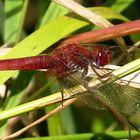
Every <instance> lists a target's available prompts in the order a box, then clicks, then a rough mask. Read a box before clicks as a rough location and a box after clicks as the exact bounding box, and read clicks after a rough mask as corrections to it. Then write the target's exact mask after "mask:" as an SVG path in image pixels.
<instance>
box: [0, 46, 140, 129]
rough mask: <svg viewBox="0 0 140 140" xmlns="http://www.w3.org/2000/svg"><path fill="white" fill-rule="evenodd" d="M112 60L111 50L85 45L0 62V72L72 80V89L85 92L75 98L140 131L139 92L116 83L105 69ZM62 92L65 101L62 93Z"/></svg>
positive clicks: (110, 72)
mask: <svg viewBox="0 0 140 140" xmlns="http://www.w3.org/2000/svg"><path fill="white" fill-rule="evenodd" d="M111 57H112V55H111V51H110V49H109V47H105V46H103V45H95V46H94V47H92V49H91V50H89V49H87V48H85V47H84V46H82V45H77V44H68V45H66V46H64V47H61V48H56V49H55V50H54V51H53V53H52V54H51V55H40V56H33V57H25V58H15V59H5V60H0V70H35V69H47V71H48V73H50V74H52V75H55V76H56V77H57V79H58V80H59V81H61V80H63V79H64V80H65V79H70V80H71V81H72V82H71V83H72V84H73V86H74V85H77V84H83V87H84V88H85V89H86V91H83V92H82V93H81V94H77V95H75V96H78V97H80V98H82V100H83V101H85V102H86V104H88V105H89V106H91V107H93V108H95V109H105V108H106V109H107V110H108V111H110V112H111V113H112V114H113V115H114V116H115V117H116V118H117V119H118V120H119V122H121V123H122V124H123V125H127V126H129V125H130V126H133V127H135V128H136V129H137V130H138V128H139V127H140V93H139V89H136V88H132V87H130V86H129V85H128V84H127V85H121V84H119V83H117V82H115V80H117V81H119V79H117V77H115V76H114V75H113V74H112V71H110V70H109V69H105V68H102V66H105V65H107V64H109V62H110V61H111ZM89 68H91V71H92V72H93V73H95V75H94V76H90V75H89ZM108 70H109V72H108ZM100 72H101V73H100ZM79 73H80V76H79ZM91 79H94V80H97V79H99V81H100V84H98V85H96V86H93V85H90V84H89V81H90V80H91ZM113 79H115V80H113ZM61 92H62V100H63V94H64V91H63V89H62V91H61ZM138 122H139V123H138Z"/></svg>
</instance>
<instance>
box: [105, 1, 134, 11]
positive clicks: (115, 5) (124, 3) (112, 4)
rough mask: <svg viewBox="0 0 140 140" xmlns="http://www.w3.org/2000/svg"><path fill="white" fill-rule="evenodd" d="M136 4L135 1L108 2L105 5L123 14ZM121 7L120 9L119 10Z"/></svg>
mask: <svg viewBox="0 0 140 140" xmlns="http://www.w3.org/2000/svg"><path fill="white" fill-rule="evenodd" d="M132 2H134V0H115V1H112V0H107V1H106V2H105V3H104V6H107V7H110V8H111V9H113V10H114V11H116V12H117V13H121V12H123V11H124V10H125V9H126V8H127V7H128V6H130V5H131V3H132ZM118 7H119V8H118Z"/></svg>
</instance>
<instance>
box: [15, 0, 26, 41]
mask: <svg viewBox="0 0 140 140" xmlns="http://www.w3.org/2000/svg"><path fill="white" fill-rule="evenodd" d="M28 4H29V0H25V1H24V3H23V7H22V12H21V16H20V21H19V26H18V30H17V33H16V41H15V42H16V44H17V43H18V42H19V41H20V40H21V36H22V30H23V26H24V22H25V17H26V12H27V8H28Z"/></svg>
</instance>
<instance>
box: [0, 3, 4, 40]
mask: <svg viewBox="0 0 140 140" xmlns="http://www.w3.org/2000/svg"><path fill="white" fill-rule="evenodd" d="M4 18H5V14H4V6H3V3H2V1H0V40H1V41H2V40H3V36H4Z"/></svg>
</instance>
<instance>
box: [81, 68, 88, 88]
mask: <svg viewBox="0 0 140 140" xmlns="http://www.w3.org/2000/svg"><path fill="white" fill-rule="evenodd" d="M87 73H88V67H87V68H84V71H83V73H82V76H81V79H82V80H83V83H84V87H86V88H87V87H88V81H87V80H86V78H87V77H86V76H87Z"/></svg>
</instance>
